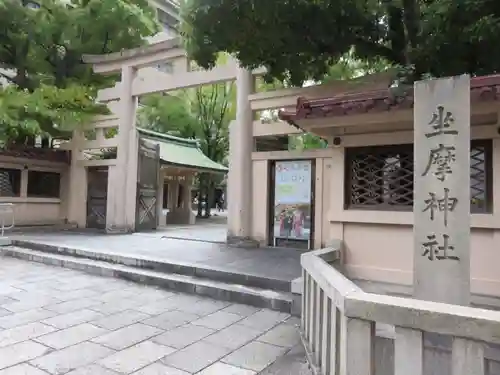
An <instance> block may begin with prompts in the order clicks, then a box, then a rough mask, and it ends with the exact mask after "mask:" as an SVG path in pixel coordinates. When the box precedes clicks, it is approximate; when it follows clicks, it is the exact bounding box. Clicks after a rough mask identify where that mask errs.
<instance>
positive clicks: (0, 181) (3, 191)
mask: <svg viewBox="0 0 500 375" xmlns="http://www.w3.org/2000/svg"><path fill="white" fill-rule="evenodd" d="M20 194H21V170H20V169H7V168H0V197H18V196H19V195H20Z"/></svg>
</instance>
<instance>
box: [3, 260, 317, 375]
mask: <svg viewBox="0 0 500 375" xmlns="http://www.w3.org/2000/svg"><path fill="white" fill-rule="evenodd" d="M37 285H38V286H39V288H40V290H38V289H37V287H36V286H37ZM30 301H36V303H33V302H30ZM30 303H33V304H32V305H30ZM4 305H9V306H11V307H12V306H17V307H14V308H13V309H12V310H14V311H10V310H7V309H4ZM21 307H22V308H21ZM24 308H28V310H24ZM0 309H3V310H0V311H4V310H5V315H4V316H1V317H0V375H195V374H196V375H219V374H220V375H257V374H266V375H268V374H278V373H279V374H284V375H285V374H286V375H295V374H299V372H298V371H300V374H301V375H306V374H307V375H309V372H308V369H307V366H306V365H305V360H304V358H305V357H304V353H303V351H301V350H300V346H298V345H297V343H298V340H299V336H298V332H297V328H296V323H297V322H298V321H297V319H295V318H292V317H290V316H289V315H288V314H284V313H279V312H275V311H271V310H266V309H259V308H256V307H252V306H246V305H241V304H231V303H228V302H221V301H215V300H212V299H209V298H204V297H200V296H193V295H184V294H180V293H173V292H171V291H164V290H161V289H157V288H155V287H149V286H143V285H138V284H134V283H130V282H127V281H124V280H120V279H114V278H102V277H98V276H93V275H88V274H84V273H81V272H78V271H74V270H68V269H63V268H58V267H50V266H46V265H43V264H38V263H31V262H27V261H22V260H17V259H12V258H3V257H0ZM20 309H21V310H22V311H19V310H20ZM297 348H299V349H297ZM291 349H292V350H291Z"/></svg>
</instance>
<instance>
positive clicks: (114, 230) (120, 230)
mask: <svg viewBox="0 0 500 375" xmlns="http://www.w3.org/2000/svg"><path fill="white" fill-rule="evenodd" d="M133 232H135V231H134V230H133V229H131V228H128V227H117V226H109V227H107V228H106V234H127V233H133Z"/></svg>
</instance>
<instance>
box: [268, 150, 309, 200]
mask: <svg viewBox="0 0 500 375" xmlns="http://www.w3.org/2000/svg"><path fill="white" fill-rule="evenodd" d="M311 169H312V166H311V161H310V160H303V161H302V160H300V161H299V160H295V161H280V162H276V176H275V177H276V178H275V191H274V202H275V205H278V204H310V203H311V176H312V173H311Z"/></svg>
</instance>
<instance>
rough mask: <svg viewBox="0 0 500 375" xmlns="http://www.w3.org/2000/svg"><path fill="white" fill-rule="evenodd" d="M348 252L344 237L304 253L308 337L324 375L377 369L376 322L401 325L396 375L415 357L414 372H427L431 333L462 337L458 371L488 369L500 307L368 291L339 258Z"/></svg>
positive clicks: (456, 346)
mask: <svg viewBox="0 0 500 375" xmlns="http://www.w3.org/2000/svg"><path fill="white" fill-rule="evenodd" d="M340 254H341V244H340V243H339V244H337V245H336V246H333V247H331V248H329V249H321V250H316V251H312V252H309V253H305V254H302V256H301V265H302V268H303V296H302V321H301V323H302V340H303V342H304V346H305V347H306V350H307V351H308V359H309V361H310V362H311V365H312V368H313V370H314V372H315V373H316V374H324V375H344V374H351V373H352V374H358V373H359V374H361V373H363V374H367V375H369V374H373V371H374V370H373V366H374V361H373V358H372V360H370V357H371V356H372V355H374V349H373V348H372V346H373V345H374V342H375V329H374V327H375V323H383V324H389V325H391V326H395V327H396V341H395V345H394V348H395V361H394V365H393V366H394V368H395V372H394V373H395V374H396V375H399V374H404V375H407V374H408V371H409V370H408V369H409V367H408V365H409V363H410V362H411V366H410V367H411V371H410V372H409V374H418V375H421V374H422V372H423V371H422V368H423V357H422V355H421V353H422V351H423V345H424V344H423V338H422V337H423V336H422V333H423V332H431V333H437V334H443V335H449V336H453V337H454V341H453V350H452V357H453V372H452V373H453V375H462V374H466V373H467V374H474V375H476V374H480V375H483V374H484V373H485V372H484V363H483V362H484V348H483V346H484V344H483V342H487V343H494V344H500V312H499V311H492V310H486V309H481V308H475V307H468V306H458V305H450V304H445V303H438V302H429V301H422V300H416V299H412V298H403V297H393V296H387V295H379V294H373V293H366V292H364V291H363V290H362V289H361V288H360V287H358V286H357V285H356V284H354V283H353V282H352V281H351V280H349V279H348V278H347V277H346V276H344V275H343V274H342V273H341V272H340V271H339V270H337V269H336V267H335V266H334V265H332V264H331V263H333V262H335V260H337V259H340ZM457 358H458V359H457ZM459 360H460V361H462V362H459ZM463 361H466V362H467V361H468V362H467V363H468V365H467V366H469V367H467V366H466V365H463V366H459V365H456V363H463ZM471 366H472V367H471ZM470 369H473V370H474V371H472V370H471V371H469V370H470ZM405 371H406V373H405ZM464 371H469V372H464Z"/></svg>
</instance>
